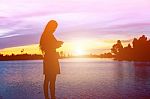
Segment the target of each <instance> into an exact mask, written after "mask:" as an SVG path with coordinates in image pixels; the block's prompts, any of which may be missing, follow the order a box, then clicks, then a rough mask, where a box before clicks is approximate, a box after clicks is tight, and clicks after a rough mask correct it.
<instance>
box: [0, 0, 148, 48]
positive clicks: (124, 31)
mask: <svg viewBox="0 0 150 99" xmlns="http://www.w3.org/2000/svg"><path fill="white" fill-rule="evenodd" d="M8 2H9V3H8ZM149 4H150V1H148V0H132V1H131V0H130V1H129V0H122V1H121V0H109V1H108V0H82V1H81V0H61V1H60V0H55V1H54V0H21V1H20V0H13V1H10V0H9V1H8V0H2V1H1V3H0V6H1V7H0V48H5V47H11V46H19V45H25V44H32V43H38V39H39V37H40V35H41V33H42V31H43V29H44V26H45V25H46V23H47V22H48V21H49V20H50V19H56V20H57V21H58V23H59V27H58V30H57V31H56V34H55V35H56V37H57V38H59V39H61V40H64V41H65V40H72V39H76V38H89V39H90V38H93V39H111V38H113V39H118V38H121V39H128V38H133V36H138V35H140V34H141V33H143V32H145V34H146V35H148V36H150V33H149V32H150V29H149V26H150V23H149V21H150V18H149V17H150V14H149V13H148V12H149V9H150V6H149ZM25 37H26V39H28V40H25Z"/></svg>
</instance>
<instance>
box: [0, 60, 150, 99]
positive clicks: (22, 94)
mask: <svg viewBox="0 0 150 99" xmlns="http://www.w3.org/2000/svg"><path fill="white" fill-rule="evenodd" d="M59 61H60V65H61V74H60V75H59V76H58V77H57V82H56V96H57V99H143V98H150V62H127V61H123V62H119V61H113V60H112V59H96V58H93V59H91V58H74V59H73V58H72V59H61V60H59ZM43 77H44V76H43V75H42V61H39V60H38V61H0V99H44V96H43V89H42V87H43Z"/></svg>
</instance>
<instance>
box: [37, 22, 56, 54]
mask: <svg viewBox="0 0 150 99" xmlns="http://www.w3.org/2000/svg"><path fill="white" fill-rule="evenodd" d="M57 25H58V24H57V22H56V21H55V20H50V21H49V22H48V23H47V25H46V27H45V29H44V31H43V33H42V36H41V39H40V44H39V47H40V50H41V51H42V53H45V50H46V48H47V47H46V46H48V45H47V44H45V41H46V40H47V37H48V36H49V35H50V33H51V32H52V33H53V32H54V31H55V29H56V28H57Z"/></svg>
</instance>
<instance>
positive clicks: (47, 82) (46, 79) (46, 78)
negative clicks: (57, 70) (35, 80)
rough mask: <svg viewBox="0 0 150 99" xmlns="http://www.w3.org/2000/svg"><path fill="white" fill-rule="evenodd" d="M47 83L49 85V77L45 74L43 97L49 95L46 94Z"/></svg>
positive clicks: (46, 98) (47, 98)
mask: <svg viewBox="0 0 150 99" xmlns="http://www.w3.org/2000/svg"><path fill="white" fill-rule="evenodd" d="M48 85H49V79H48V77H47V76H46V75H45V79H44V86H43V87H44V96H45V99H49V96H48Z"/></svg>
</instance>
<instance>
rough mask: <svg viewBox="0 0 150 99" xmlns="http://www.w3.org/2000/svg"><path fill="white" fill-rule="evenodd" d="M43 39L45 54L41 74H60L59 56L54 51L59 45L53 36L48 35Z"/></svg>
mask: <svg viewBox="0 0 150 99" xmlns="http://www.w3.org/2000/svg"><path fill="white" fill-rule="evenodd" d="M45 38H46V39H44V43H43V44H44V45H46V46H45V48H44V49H45V54H44V59H43V74H45V75H47V76H48V75H56V74H60V66H59V62H58V58H59V54H58V53H57V52H56V49H57V48H59V47H60V46H61V45H60V43H59V41H57V40H56V39H55V37H54V36H53V35H48V36H47V37H45Z"/></svg>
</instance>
